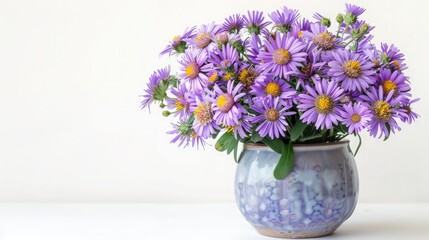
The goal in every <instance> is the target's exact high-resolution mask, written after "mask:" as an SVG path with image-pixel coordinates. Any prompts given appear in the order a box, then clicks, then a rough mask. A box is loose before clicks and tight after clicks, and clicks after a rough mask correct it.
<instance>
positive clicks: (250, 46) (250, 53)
mask: <svg viewBox="0 0 429 240" xmlns="http://www.w3.org/2000/svg"><path fill="white" fill-rule="evenodd" d="M262 47H263V45H262V41H261V38H260V37H259V35H256V34H254V33H252V34H250V41H247V42H246V50H247V57H248V58H249V59H250V61H251V62H252V63H253V64H258V63H259V61H258V60H257V58H258V54H259V52H260V51H261V49H262Z"/></svg>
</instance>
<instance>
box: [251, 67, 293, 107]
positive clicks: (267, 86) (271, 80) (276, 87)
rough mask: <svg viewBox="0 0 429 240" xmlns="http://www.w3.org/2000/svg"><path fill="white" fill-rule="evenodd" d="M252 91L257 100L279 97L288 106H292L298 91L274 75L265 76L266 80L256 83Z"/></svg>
mask: <svg viewBox="0 0 429 240" xmlns="http://www.w3.org/2000/svg"><path fill="white" fill-rule="evenodd" d="M251 89H252V90H251V91H250V93H251V94H254V95H255V96H256V97H257V98H266V97H272V98H276V97H278V98H279V99H280V101H281V102H282V104H283V105H287V106H290V105H292V102H293V97H294V96H295V94H296V91H295V90H294V89H293V88H291V87H290V85H289V84H288V83H287V82H285V81H284V80H282V79H279V78H275V77H274V76H272V75H267V76H265V79H263V80H262V79H261V80H260V81H258V82H256V84H255V85H253V86H252V87H251Z"/></svg>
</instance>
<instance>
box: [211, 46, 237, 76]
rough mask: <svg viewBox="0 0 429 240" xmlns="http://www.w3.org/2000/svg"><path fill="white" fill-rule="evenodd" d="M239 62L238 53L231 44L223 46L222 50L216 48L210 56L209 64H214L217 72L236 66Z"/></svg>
mask: <svg viewBox="0 0 429 240" xmlns="http://www.w3.org/2000/svg"><path fill="white" fill-rule="evenodd" d="M237 61H238V52H237V50H236V49H235V48H234V47H232V46H231V45H230V44H229V43H228V44H226V45H223V46H222V49H219V48H216V49H215V50H214V51H213V52H212V54H211V55H210V59H209V62H211V63H213V65H214V67H215V68H216V69H217V70H224V69H226V68H229V67H231V66H234V65H236V63H237Z"/></svg>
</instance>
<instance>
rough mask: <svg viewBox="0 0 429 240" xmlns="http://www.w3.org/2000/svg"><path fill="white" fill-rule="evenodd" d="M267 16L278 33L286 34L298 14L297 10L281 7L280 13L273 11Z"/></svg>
mask: <svg viewBox="0 0 429 240" xmlns="http://www.w3.org/2000/svg"><path fill="white" fill-rule="evenodd" d="M269 16H270V18H271V19H272V20H273V22H274V24H275V26H276V28H277V29H278V30H279V31H280V32H282V33H287V32H289V31H290V29H291V26H292V24H293V23H294V22H295V20H296V19H298V18H299V13H298V10H295V9H289V8H287V7H283V8H282V11H280V10H277V11H274V12H272V13H271V14H270V15H269Z"/></svg>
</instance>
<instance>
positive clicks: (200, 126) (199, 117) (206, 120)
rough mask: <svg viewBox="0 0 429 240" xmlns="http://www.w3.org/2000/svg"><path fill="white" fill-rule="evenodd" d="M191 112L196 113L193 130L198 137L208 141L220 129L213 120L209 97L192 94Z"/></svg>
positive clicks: (197, 93)
mask: <svg viewBox="0 0 429 240" xmlns="http://www.w3.org/2000/svg"><path fill="white" fill-rule="evenodd" d="M189 110H190V111H191V112H193V113H194V117H195V120H194V122H193V124H192V128H193V129H194V131H195V133H196V135H197V136H200V137H202V138H204V139H207V138H209V137H210V136H211V135H212V134H214V133H215V132H216V130H219V129H220V128H219V126H218V125H217V124H216V123H215V121H214V119H213V106H212V103H211V102H210V97H209V96H206V95H204V94H203V93H202V92H196V93H193V94H190V104H189Z"/></svg>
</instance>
